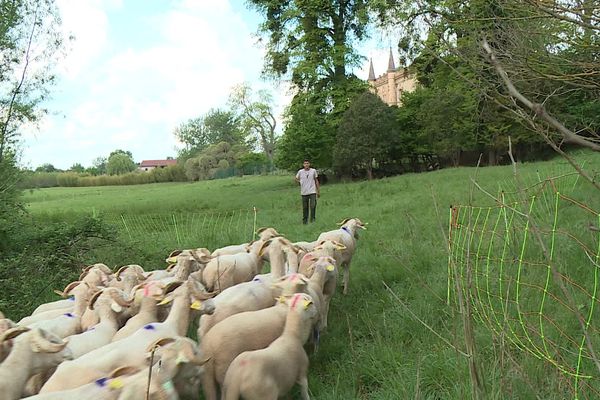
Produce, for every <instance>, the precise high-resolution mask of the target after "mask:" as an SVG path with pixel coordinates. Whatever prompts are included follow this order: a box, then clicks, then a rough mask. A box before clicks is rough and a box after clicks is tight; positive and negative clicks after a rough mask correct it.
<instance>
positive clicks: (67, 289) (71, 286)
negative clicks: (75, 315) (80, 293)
mask: <svg viewBox="0 0 600 400" xmlns="http://www.w3.org/2000/svg"><path fill="white" fill-rule="evenodd" d="M80 283H82V282H81V281H75V282H71V283H69V284H68V285H67V287H65V290H63V291H62V292H61V291H59V290H55V291H54V293H56V294H58V295H59V296H61V297H67V296H68V295H69V293H70V292H71V290H73V289H75V287H76V286H78V285H79V284H80Z"/></svg>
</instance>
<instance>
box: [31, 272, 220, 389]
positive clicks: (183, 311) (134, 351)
mask: <svg viewBox="0 0 600 400" xmlns="http://www.w3.org/2000/svg"><path fill="white" fill-rule="evenodd" d="M178 285H179V286H178V287H177V288H176V289H175V290H174V291H173V292H172V293H169V294H168V295H167V297H166V298H165V300H164V301H165V302H171V301H172V303H173V306H172V307H171V312H170V313H169V316H168V317H167V319H166V320H165V321H164V322H157V323H151V324H148V325H145V326H143V327H142V328H140V329H138V330H137V331H136V332H135V333H134V334H132V335H131V336H129V337H127V338H125V339H122V340H119V341H117V342H112V343H110V344H107V345H105V346H103V347H101V348H99V349H96V350H94V351H91V352H89V353H87V354H85V355H83V356H81V357H79V358H78V359H76V360H73V361H69V362H65V363H62V364H61V365H60V366H59V367H58V368H57V370H56V372H55V373H54V374H53V375H52V376H51V377H50V379H48V381H47V382H46V383H45V384H44V386H43V387H42V389H41V391H40V393H49V392H56V391H59V390H66V389H71V388H75V387H77V386H80V385H82V384H86V383H89V382H91V381H93V380H95V379H99V378H102V377H103V376H106V375H107V374H108V373H110V371H112V370H114V369H115V368H118V367H120V366H122V362H123V360H127V363H128V365H131V366H134V367H135V366H142V365H144V363H145V355H144V349H145V348H146V347H147V346H148V345H149V344H150V343H153V342H154V341H155V340H158V339H161V338H165V337H177V336H185V334H186V333H187V329H188V325H189V320H190V307H195V308H201V312H213V311H214V306H213V304H212V300H209V299H207V297H206V292H204V291H202V289H203V288H200V287H199V286H198V285H199V284H198V283H197V282H195V281H191V280H188V281H186V282H184V283H183V284H181V283H179V284H178ZM172 286H177V284H173V285H172ZM201 301H202V304H200V302H201Z"/></svg>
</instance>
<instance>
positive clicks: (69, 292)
mask: <svg viewBox="0 0 600 400" xmlns="http://www.w3.org/2000/svg"><path fill="white" fill-rule="evenodd" d="M96 290H97V289H96V287H92V286H90V285H89V284H88V283H87V282H82V281H75V282H71V283H69V284H68V285H67V287H65V290H64V291H62V292H61V291H58V290H56V291H55V292H56V293H57V294H59V295H60V296H62V297H67V296H70V297H69V298H68V299H66V300H59V301H58V302H52V303H46V304H42V305H43V306H46V307H44V308H42V310H41V311H38V312H36V313H33V314H31V315H30V316H28V317H24V318H22V319H21V320H20V321H19V322H18V324H19V325H22V326H29V325H31V324H33V323H35V322H39V321H43V320H48V319H52V318H56V317H58V316H60V315H62V314H65V313H67V312H72V311H73V307H74V305H75V300H76V299H77V298H79V297H82V298H84V299H85V302H87V299H89V298H90V297H91V296H92V294H93V293H95V292H96ZM38 309H39V307H38V308H37V309H36V311H37V310H38Z"/></svg>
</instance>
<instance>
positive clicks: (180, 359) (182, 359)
mask: <svg viewBox="0 0 600 400" xmlns="http://www.w3.org/2000/svg"><path fill="white" fill-rule="evenodd" d="M189 362H190V359H189V358H187V357H186V356H185V355H184V354H181V353H180V354H178V355H177V359H176V360H175V364H177V365H179V364H187V363H189Z"/></svg>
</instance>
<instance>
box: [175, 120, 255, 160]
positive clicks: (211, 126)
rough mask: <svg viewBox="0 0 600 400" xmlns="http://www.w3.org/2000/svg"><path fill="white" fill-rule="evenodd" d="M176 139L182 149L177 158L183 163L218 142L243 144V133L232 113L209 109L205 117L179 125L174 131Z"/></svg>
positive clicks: (238, 121) (239, 123)
mask: <svg viewBox="0 0 600 400" xmlns="http://www.w3.org/2000/svg"><path fill="white" fill-rule="evenodd" d="M174 134H175V136H176V137H177V139H178V140H179V141H180V142H181V143H183V145H184V148H183V149H181V150H180V151H179V155H178V158H179V160H180V161H183V162H185V161H186V160H188V159H189V158H192V157H194V156H196V155H198V153H200V152H202V151H204V150H205V149H206V148H207V147H208V146H210V145H213V144H217V143H220V142H227V143H229V144H230V145H237V144H242V143H244V137H245V133H244V131H243V129H242V126H241V122H240V120H239V117H238V116H237V115H236V114H235V113H234V112H233V111H224V110H220V109H211V110H210V111H209V112H208V113H206V115H204V116H201V117H198V118H193V119H190V120H188V121H186V122H184V123H182V124H181V125H179V126H178V127H177V128H176V129H175V131H174Z"/></svg>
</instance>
